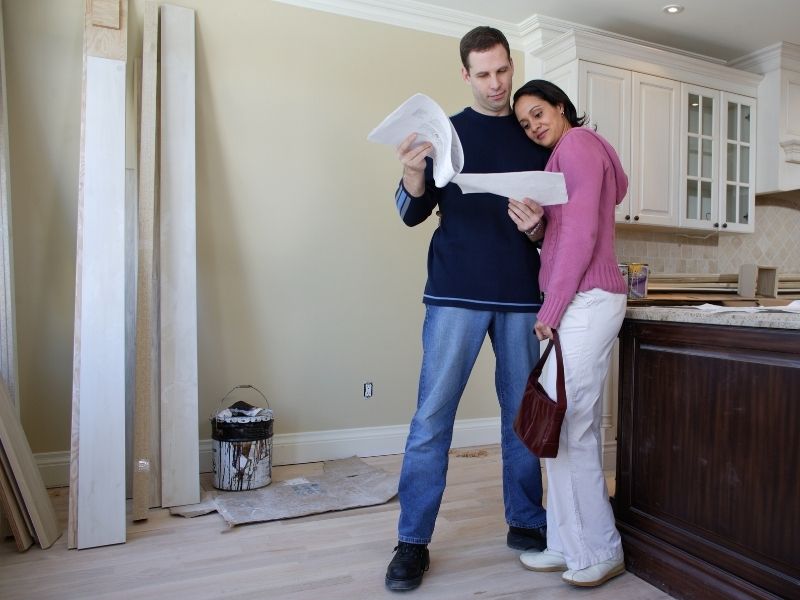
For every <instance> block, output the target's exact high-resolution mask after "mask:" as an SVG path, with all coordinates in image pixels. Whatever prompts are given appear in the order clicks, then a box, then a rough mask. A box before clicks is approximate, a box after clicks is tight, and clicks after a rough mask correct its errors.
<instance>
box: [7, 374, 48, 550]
mask: <svg viewBox="0 0 800 600" xmlns="http://www.w3.org/2000/svg"><path fill="white" fill-rule="evenodd" d="M0 447H2V450H3V452H4V453H5V458H6V459H7V460H8V465H9V468H8V470H7V473H8V474H9V480H12V479H13V483H15V484H16V486H17V488H18V489H19V494H20V496H21V500H22V501H21V502H20V505H21V506H24V508H25V510H26V511H27V513H28V515H29V516H30V519H31V523H32V525H33V530H34V533H35V534H36V539H37V540H38V541H39V545H40V546H41V547H42V548H49V547H50V546H52V545H53V543H54V542H55V541H56V540H57V539H58V538H59V537H60V536H61V530H60V529H59V527H58V524H57V522H56V515H55V512H53V505H52V503H51V502H50V497H49V496H48V495H47V490H46V489H45V487H44V482H43V481H42V475H41V474H40V473H39V467H38V466H37V465H36V460H35V459H34V458H33V453H32V452H31V447H30V445H29V444H28V438H27V437H25V432H24V431H23V430H22V425H21V424H20V422H19V418H18V417H17V414H16V412H15V410H14V408H13V406H12V405H11V398H10V397H9V395H8V390H7V389H6V386H5V385H4V384H3V383H2V382H0Z"/></svg>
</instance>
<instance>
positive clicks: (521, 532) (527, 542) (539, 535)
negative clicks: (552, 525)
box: [506, 526, 547, 551]
mask: <svg viewBox="0 0 800 600" xmlns="http://www.w3.org/2000/svg"><path fill="white" fill-rule="evenodd" d="M506 544H508V547H509V548H513V549H514V550H523V551H525V550H539V551H542V550H544V549H545V548H547V527H535V528H533V529H523V528H522V527H510V526H509V528H508V535H507V536H506Z"/></svg>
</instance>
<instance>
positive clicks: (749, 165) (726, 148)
mask: <svg viewBox="0 0 800 600" xmlns="http://www.w3.org/2000/svg"><path fill="white" fill-rule="evenodd" d="M681 102H682V109H681V136H682V137H681V157H682V160H681V181H682V186H681V189H680V204H679V206H680V218H679V224H680V226H681V227H685V228H690V229H708V230H713V231H730V232H743V233H751V232H752V231H753V219H752V215H753V210H754V206H755V187H754V185H753V184H754V181H755V165H756V162H755V158H756V157H755V144H754V142H755V114H756V112H755V111H756V103H755V100H754V99H753V98H748V97H746V96H741V95H737V94H731V93H728V92H720V91H718V90H712V89H709V88H704V87H700V86H695V85H687V84H683V85H682V86H681Z"/></svg>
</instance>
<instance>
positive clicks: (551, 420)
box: [514, 329, 567, 458]
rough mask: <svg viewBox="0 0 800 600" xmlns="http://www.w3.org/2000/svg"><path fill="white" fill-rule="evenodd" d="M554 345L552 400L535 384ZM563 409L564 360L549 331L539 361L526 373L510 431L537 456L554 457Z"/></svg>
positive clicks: (565, 393) (559, 345)
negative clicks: (554, 391)
mask: <svg viewBox="0 0 800 600" xmlns="http://www.w3.org/2000/svg"><path fill="white" fill-rule="evenodd" d="M553 345H555V347H556V368H557V375H556V395H557V397H558V401H557V402H554V401H553V400H552V399H551V398H550V396H548V395H547V392H545V391H544V388H543V387H542V385H541V384H540V383H539V377H540V376H541V374H542V368H543V367H544V363H545V362H546V361H547V357H548V355H549V354H550V349H551V348H552V347H553ZM566 412H567V391H566V389H565V388H564V360H563V358H562V357H561V343H560V342H559V341H558V332H557V331H556V330H555V329H554V330H553V339H552V340H550V343H549V344H547V349H546V350H545V351H544V354H542V357H541V358H540V359H539V362H538V363H536V366H535V367H534V368H533V371H531V374H530V375H529V376H528V384H527V385H526V386H525V393H524V394H523V396H522V403H521V404H520V406H519V411H518V412H517V417H516V419H514V431H515V432H516V434H517V435H518V436H519V439H521V440H522V443H523V444H525V446H526V447H527V448H528V450H530V451H531V452H533V453H534V454H535V455H536V456H538V457H539V458H555V457H556V455H557V454H558V438H559V436H560V435H561V423H562V422H563V421H564V413H566Z"/></svg>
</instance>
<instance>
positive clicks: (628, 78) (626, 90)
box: [556, 61, 633, 221]
mask: <svg viewBox="0 0 800 600" xmlns="http://www.w3.org/2000/svg"><path fill="white" fill-rule="evenodd" d="M579 63H580V65H579V70H578V81H576V82H575V83H576V84H577V83H578V82H580V85H578V86H577V88H578V89H577V93H576V94H575V95H574V96H572V98H575V97H577V99H578V107H577V108H578V114H579V115H581V114H584V113H585V114H586V117H587V119H588V122H587V125H588V126H589V127H592V128H593V129H595V130H596V131H597V132H598V133H599V134H600V135H602V136H603V137H604V138H606V139H607V140H608V142H609V143H610V144H611V145H612V146H613V147H614V150H616V151H617V154H618V155H619V159H620V162H621V163H622V168H623V169H624V170H625V173H626V174H630V172H631V120H630V114H631V96H632V90H633V88H632V80H633V74H632V73H631V72H630V71H627V70H625V69H617V68H616V67H609V66H608V65H600V64H596V63H590V62H586V61H579ZM556 85H558V84H556ZM568 85H569V84H568ZM562 89H564V88H562ZM564 91H566V89H565V90H564ZM567 94H569V92H567ZM630 214H631V195H630V193H628V194H627V195H626V196H625V199H624V200H623V201H622V204H620V205H618V206H617V220H618V221H621V220H624V219H625V217H628V218H630Z"/></svg>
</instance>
